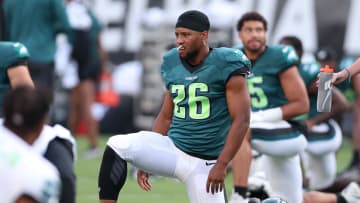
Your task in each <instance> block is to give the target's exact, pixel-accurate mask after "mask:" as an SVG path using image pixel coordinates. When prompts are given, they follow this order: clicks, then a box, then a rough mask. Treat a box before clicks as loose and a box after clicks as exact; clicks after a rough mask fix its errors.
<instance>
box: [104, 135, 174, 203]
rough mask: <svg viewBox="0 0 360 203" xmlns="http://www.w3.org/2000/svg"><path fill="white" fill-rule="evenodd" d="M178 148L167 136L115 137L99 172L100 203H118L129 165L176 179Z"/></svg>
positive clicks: (109, 144) (111, 140)
mask: <svg viewBox="0 0 360 203" xmlns="http://www.w3.org/2000/svg"><path fill="white" fill-rule="evenodd" d="M175 150H176V148H175V146H174V144H173V143H172V141H171V140H170V139H169V138H168V137H167V136H162V135H160V134H158V133H154V132H149V131H141V132H138V133H132V134H126V135H116V136H112V137H111V138H110V139H109V141H108V142H107V147H106V149H105V152H104V155H103V159H102V163H101V167H100V172H99V180H98V181H99V183H98V184H99V197H100V200H101V202H106V201H105V200H109V201H110V200H112V201H110V202H116V200H117V198H118V195H119V192H120V190H121V188H122V187H123V185H124V183H125V181H126V177H127V162H129V163H131V164H133V165H135V166H137V167H139V168H141V169H142V170H144V171H147V172H149V173H153V174H157V175H161V176H168V177H174V174H175V169H176V167H177V166H176V163H177V161H178V158H177V156H178V155H177V153H176V151H175Z"/></svg>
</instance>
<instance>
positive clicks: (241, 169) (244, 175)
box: [230, 130, 252, 203]
mask: <svg viewBox="0 0 360 203" xmlns="http://www.w3.org/2000/svg"><path fill="white" fill-rule="evenodd" d="M251 160H252V153H251V145H250V130H249V131H248V133H247V135H246V138H245V140H244V142H243V143H242V144H241V147H240V149H239V151H238V152H237V153H236V155H235V157H234V158H233V160H232V164H231V166H232V176H233V184H234V189H233V193H232V195H231V198H230V203H237V202H241V201H243V200H245V199H246V198H247V192H248V188H247V187H248V177H249V171H250V165H251Z"/></svg>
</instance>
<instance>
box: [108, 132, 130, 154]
mask: <svg viewBox="0 0 360 203" xmlns="http://www.w3.org/2000/svg"><path fill="white" fill-rule="evenodd" d="M131 142H132V137H131V135H129V134H127V135H114V136H112V137H110V138H109V140H108V142H107V145H108V146H110V147H111V148H113V149H114V150H115V151H117V150H127V149H129V148H130V146H131Z"/></svg>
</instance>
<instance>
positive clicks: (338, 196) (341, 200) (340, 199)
mask: <svg viewBox="0 0 360 203" xmlns="http://www.w3.org/2000/svg"><path fill="white" fill-rule="evenodd" d="M336 200H337V203H348V202H347V201H346V199H345V198H344V197H343V196H342V195H341V194H336Z"/></svg>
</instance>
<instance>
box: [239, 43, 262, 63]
mask: <svg viewBox="0 0 360 203" xmlns="http://www.w3.org/2000/svg"><path fill="white" fill-rule="evenodd" d="M265 50H266V46H264V47H262V48H261V49H258V50H250V49H246V48H245V49H244V52H245V55H246V57H247V58H248V59H249V60H251V61H256V60H257V59H258V58H260V56H261V55H262V54H263V53H264V52H265Z"/></svg>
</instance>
